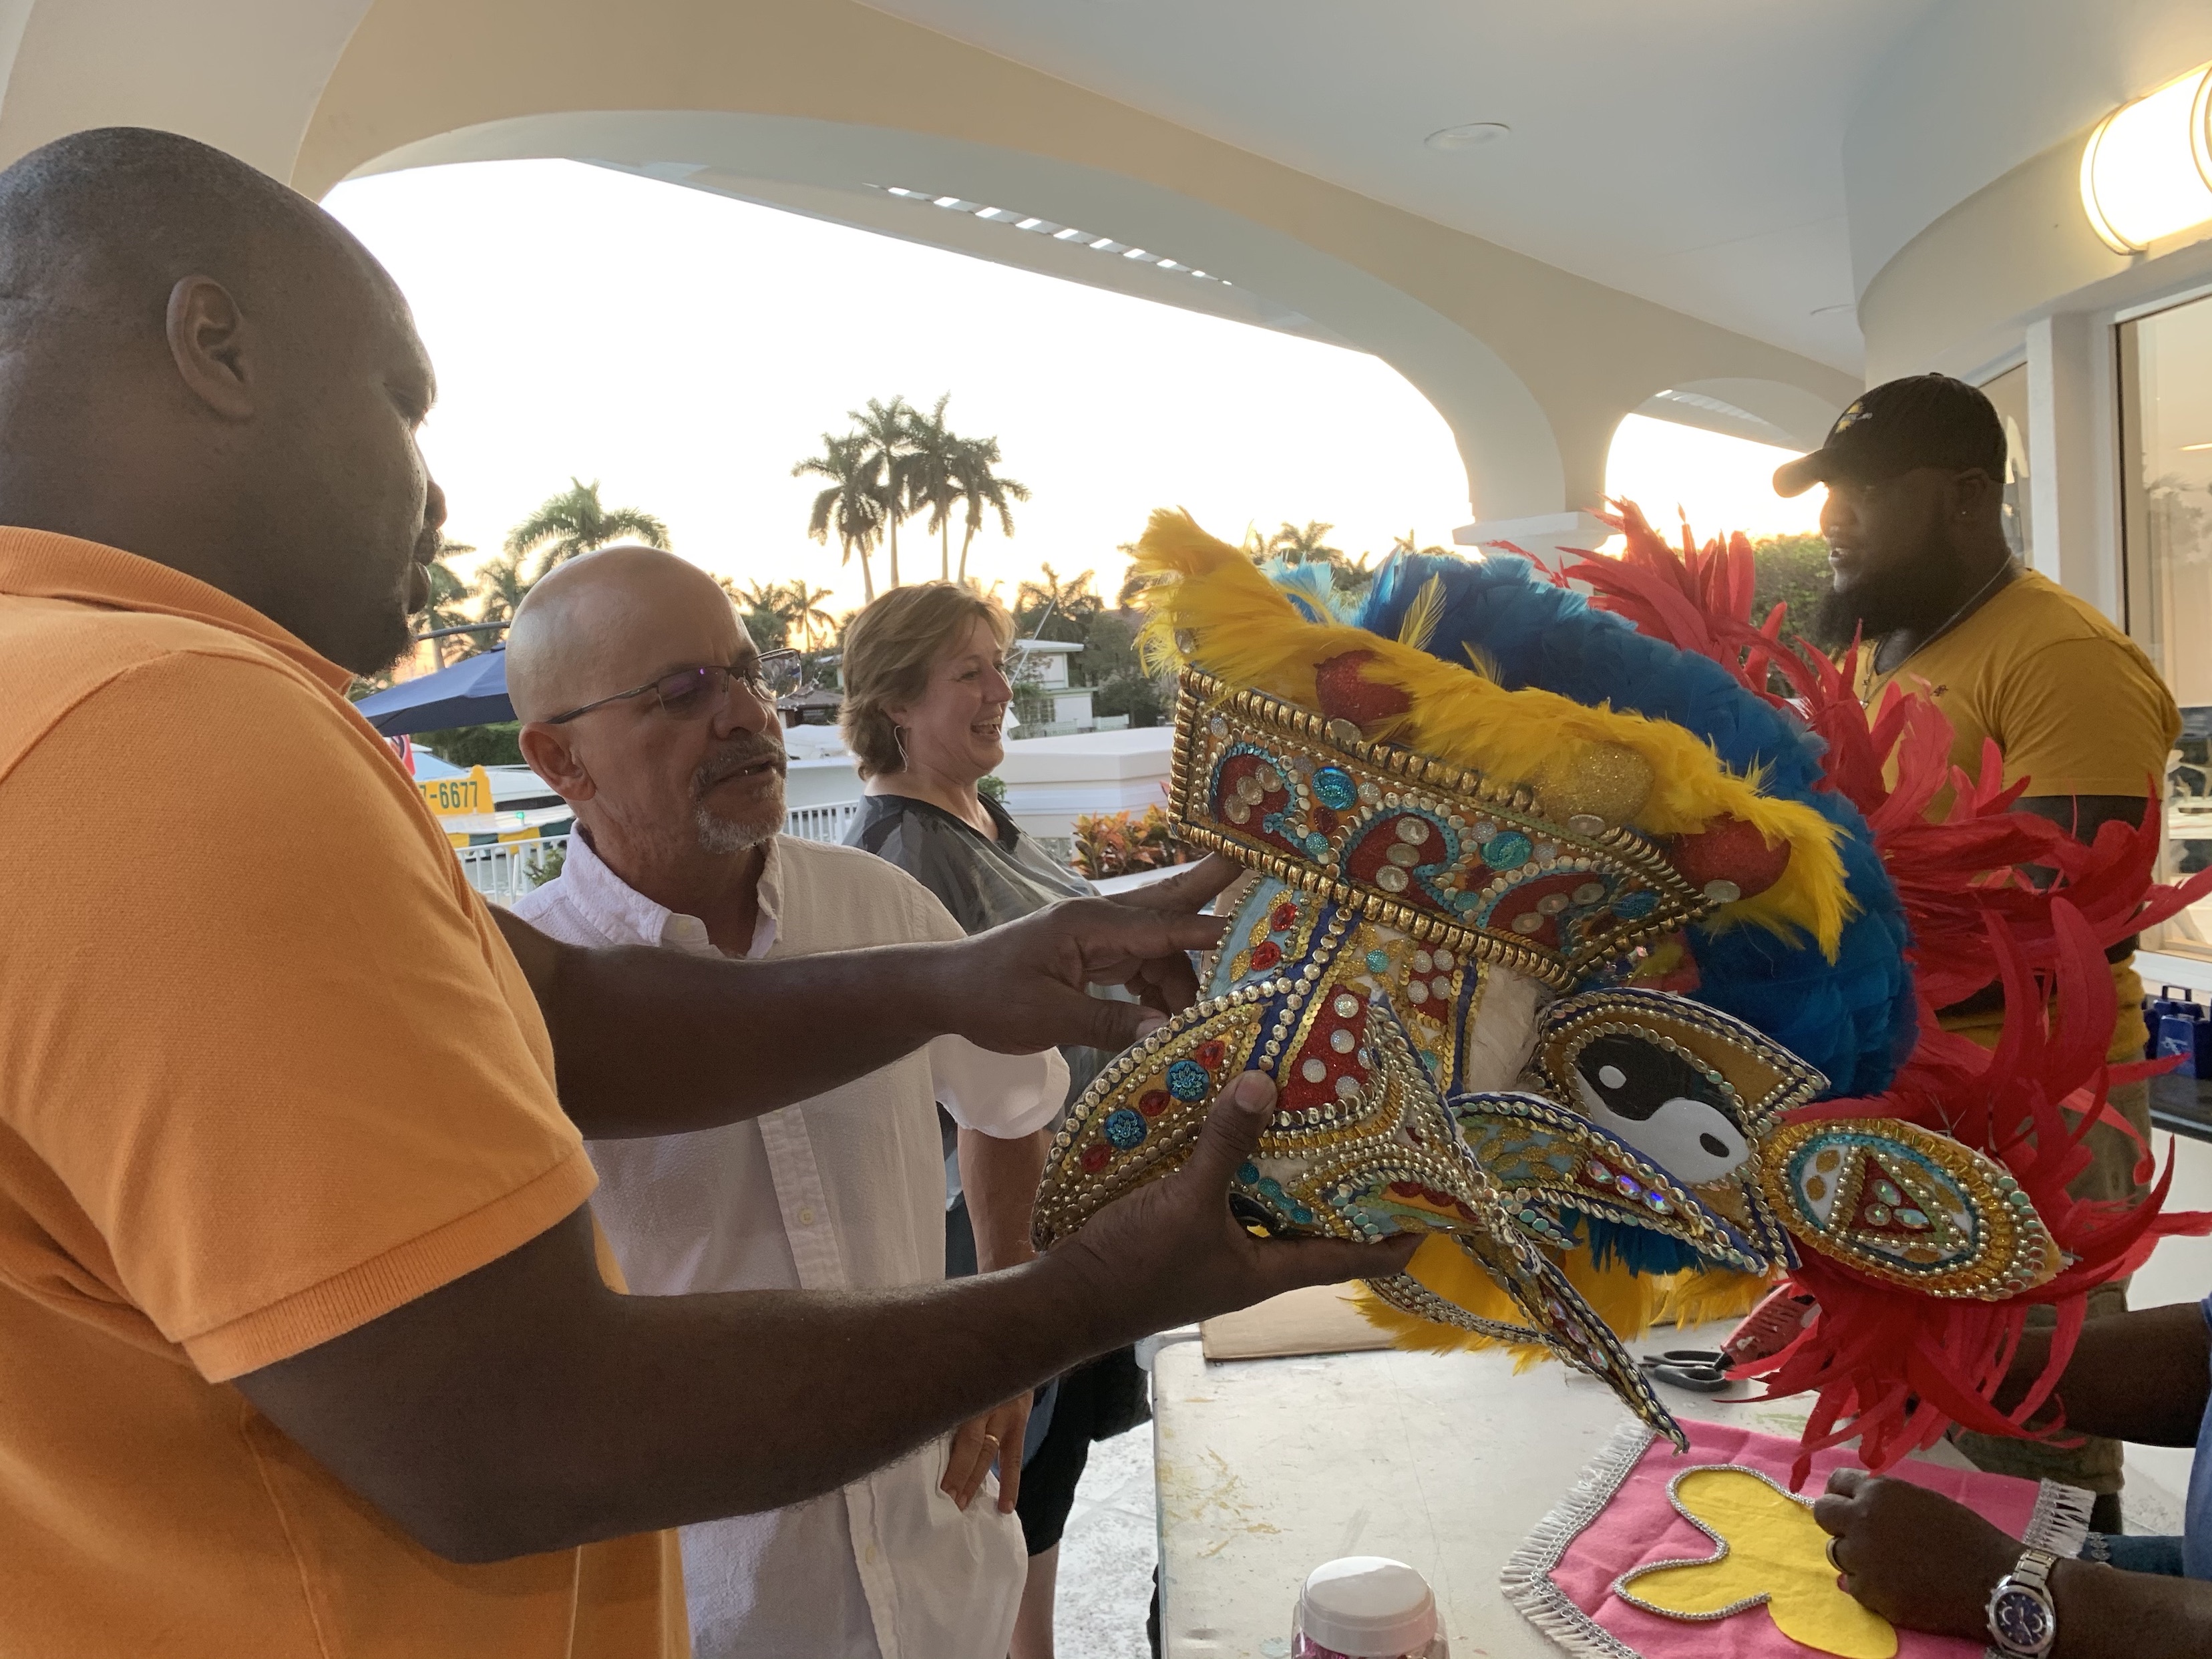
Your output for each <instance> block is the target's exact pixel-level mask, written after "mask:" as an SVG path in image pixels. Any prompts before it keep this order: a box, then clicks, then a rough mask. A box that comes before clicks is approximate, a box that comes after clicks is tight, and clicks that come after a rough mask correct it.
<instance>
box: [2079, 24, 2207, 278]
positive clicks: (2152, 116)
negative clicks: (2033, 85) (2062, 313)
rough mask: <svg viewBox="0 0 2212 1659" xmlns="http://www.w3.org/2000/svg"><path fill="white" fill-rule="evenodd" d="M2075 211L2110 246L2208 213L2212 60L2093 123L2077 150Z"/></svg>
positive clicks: (2135, 241)
mask: <svg viewBox="0 0 2212 1659" xmlns="http://www.w3.org/2000/svg"><path fill="white" fill-rule="evenodd" d="M2081 210H2082V211H2083V212H2084V213H2086V214H2087V215H2088V216H2089V224H2090V228H2092V229H2093V230H2094V231H2095V232H2096V233H2097V234H2098V235H2099V236H2100V238H2102V239H2103V240H2104V243H2105V246H2107V247H2109V248H2111V249H2112V252H2115V253H2140V252H2142V251H2143V250H2144V249H2145V248H2147V247H2148V246H2150V245H2151V244H2152V243H2153V242H2154V241H2156V240H2159V239H2160V237H2162V236H2171V235H2172V234H2173V233H2174V232H2176V231H2178V230H2186V229H2187V228H2189V227H2190V226H2191V225H2196V224H2202V223H2203V222H2205V221H2206V220H2208V219H2212V64H2203V65H2200V66H2199V67H2197V68H2196V69H2193V70H2190V71H2189V73H2188V74H2186V75H2184V76H2178V77H2177V78H2176V79H2174V80H2172V81H2169V82H2166V84H2165V85H2164V86H2162V87H2160V88H2159V89H2158V90H2157V91H2155V92H2154V93H2151V94H2148V95H2147V96H2144V97H2142V98H2138V99H2136V100H2135V102H2133V103H2132V104H2123V105H2122V106H2120V107H2119V108H2118V109H2116V110H2114V111H2113V112H2112V113H2111V114H2110V115H2107V116H2106V118H2104V119H2103V120H2102V121H2100V122H2099V123H2098V124H2097V130H2096V131H2094V132H2093V133H2091V134H2090V135H2089V145H2088V148H2087V149H2084V150H2083V151H2082V152H2081Z"/></svg>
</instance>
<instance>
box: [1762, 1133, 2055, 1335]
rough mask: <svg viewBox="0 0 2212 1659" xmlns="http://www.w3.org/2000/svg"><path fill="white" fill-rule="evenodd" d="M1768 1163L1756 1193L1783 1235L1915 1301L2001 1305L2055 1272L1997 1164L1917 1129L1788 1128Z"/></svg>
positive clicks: (2048, 1246) (2043, 1238)
mask: <svg viewBox="0 0 2212 1659" xmlns="http://www.w3.org/2000/svg"><path fill="white" fill-rule="evenodd" d="M1765 1153H1766V1155H1765V1160H1764V1164H1763V1167H1762V1169H1761V1170H1760V1175H1759V1180H1760V1184H1761V1185H1762V1186H1763V1188H1765V1194H1766V1196H1767V1199H1768V1200H1769V1201H1770V1202H1771V1204H1772V1205H1773V1206H1774V1208H1775V1210H1776V1211H1777V1212H1778V1214H1779V1215H1780V1216H1781V1218H1782V1222H1783V1225H1784V1226H1785V1227H1787V1228H1788V1229H1789V1231H1790V1236H1791V1237H1793V1238H1795V1239H1796V1240H1797V1241H1798V1242H1799V1243H1801V1244H1803V1245H1805V1246H1807V1247H1808V1248H1809V1249H1813V1250H1815V1251H1817V1252H1818V1253H1820V1255H1825V1256H1826V1257H1828V1258H1829V1259H1830V1260H1831V1261H1838V1262H1841V1263H1842V1264H1843V1265H1844V1266H1845V1267H1850V1268H1852V1269H1853V1270H1855V1271H1856V1272H1858V1273H1864V1274H1866V1275H1867V1276H1868V1277H1869V1278H1872V1279H1881V1280H1882V1281H1883V1282H1884V1283H1886V1284H1890V1285H1904V1286H1905V1287H1907V1288H1909V1289H1911V1290H1914V1291H1919V1292H1920V1293H1921V1294H1922V1295H1923V1296H1934V1297H1946V1298H1948V1299H1954V1300H1960V1301H1972V1302H2003V1301H2008V1300H2009V1299H2010V1298H2012V1297H2015V1296H2019V1295H2021V1293H2022V1292H2024V1291H2030V1290H2033V1289H2034V1288H2035V1287H2036V1286H2038V1285H2044V1284H2047V1283H2048V1282H2049V1281H2050V1280H2051V1279H2053V1278H2055V1277H2057V1273H2058V1272H2059V1269H2060V1267H2062V1265H2063V1263H2062V1262H2061V1261H2060V1257H2059V1251H2058V1247H2057V1243H2056V1241H2054V1240H2053V1239H2052V1238H2051V1234H2050V1231H2049V1230H2048V1229H2046V1228H2045V1226H2044V1225H2043V1218H2041V1217H2040V1216H2039V1215H2037V1214H2036V1212H2035V1205H2034V1202H2033V1200H2031V1199H2030V1198H2029V1197H2028V1195H2027V1194H2026V1193H2025V1192H2023V1191H2021V1187H2020V1183H2019V1182H2017V1181H2015V1180H2014V1179H2013V1177H2012V1176H2011V1175H2010V1173H2008V1171H2007V1170H2005V1168H2004V1166H2003V1165H2002V1164H1998V1163H1996V1161H1995V1160H1994V1159H1991V1158H1986V1157H1984V1155H1983V1154H1981V1153H1979V1152H1975V1151H1974V1150H1973V1149H1972V1148H1971V1147H1968V1146H1962V1145H1961V1144H1960V1143H1959V1142H1958V1141H1955V1140H1953V1139H1950V1138H1949V1137H1948V1136H1946V1135H1939V1134H1934V1133H1930V1132H1929V1131H1928V1130H1926V1129H1923V1128H1921V1127H1919V1126H1918V1125H1917V1124H1911V1123H1906V1122H1905V1121H1901V1120H1899V1119H1897V1118H1815V1119H1813V1120H1811V1121H1805V1122H1798V1123H1787V1124H1784V1125H1783V1126H1782V1127H1780V1128H1778V1130H1776V1131H1775V1132H1774V1134H1773V1136H1772V1137H1771V1139H1770V1140H1769V1142H1768V1144H1767V1146H1766V1149H1765ZM1885 1246H1887V1248H1885Z"/></svg>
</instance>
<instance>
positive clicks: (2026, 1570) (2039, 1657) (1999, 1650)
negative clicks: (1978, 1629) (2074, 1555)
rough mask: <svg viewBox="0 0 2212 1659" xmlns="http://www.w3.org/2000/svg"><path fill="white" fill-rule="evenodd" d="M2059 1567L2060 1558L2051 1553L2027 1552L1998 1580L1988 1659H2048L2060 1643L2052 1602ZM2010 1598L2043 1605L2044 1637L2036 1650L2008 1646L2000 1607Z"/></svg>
mask: <svg viewBox="0 0 2212 1659" xmlns="http://www.w3.org/2000/svg"><path fill="white" fill-rule="evenodd" d="M2057 1565H2058V1558H2057V1556H2056V1555H2053V1554H2052V1553H2051V1552H2050V1551H2049V1550H2039V1549H2024V1550H2022V1551H2021V1554H2020V1559H2019V1560H2018V1561H2016V1562H2015V1563H2014V1564H2013V1569H2012V1571H2010V1572H2008V1573H2007V1574H2006V1575H2005V1576H2004V1577H2002V1578H2000V1579H1999V1580H1997V1584H1996V1589H1993V1590H1991V1591H1990V1611H1989V1621H1990V1646H1989V1647H1988V1648H1987V1649H1986V1650H1984V1651H1985V1653H1986V1654H1987V1655H1988V1659H2045V1656H2046V1655H2048V1654H2049V1653H2050V1651H2051V1649H2052V1648H2053V1647H2055V1646H2057V1642H2058V1608H2057V1605H2056V1604H2055V1603H2053V1602H2052V1601H2051V1569H2052V1568H2054V1567H2056V1566H2057ZM2007 1595H2029V1596H2032V1597H2033V1598H2034V1600H2035V1601H2039V1602H2040V1603H2041V1604H2042V1607H2043V1613H2044V1622H2045V1636H2044V1638H2043V1640H2042V1641H2041V1642H2040V1643H2039V1644H2037V1645H2036V1646H2034V1647H2033V1648H2016V1647H2014V1646H2012V1645H2011V1644H2009V1643H2008V1642H2006V1641H2005V1639H2004V1638H2003V1636H2002V1634H2001V1633H2000V1632H1999V1631H1998V1628H1997V1605H1998V1603H1999V1602H2001V1601H2003V1600H2004V1599H2005V1598H2006V1596H2007Z"/></svg>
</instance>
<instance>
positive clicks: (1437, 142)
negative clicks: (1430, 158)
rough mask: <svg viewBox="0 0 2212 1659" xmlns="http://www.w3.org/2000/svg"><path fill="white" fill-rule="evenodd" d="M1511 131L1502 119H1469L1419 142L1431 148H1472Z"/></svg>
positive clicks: (1490, 141)
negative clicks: (1464, 123) (1465, 122)
mask: <svg viewBox="0 0 2212 1659" xmlns="http://www.w3.org/2000/svg"><path fill="white" fill-rule="evenodd" d="M1510 131H1513V129H1512V128H1511V127H1509V126H1507V125H1505V123H1504V122H1503V121H1469V122H1468V124H1467V125H1464V126H1457V127H1446V128H1444V129H1443V131H1441V132H1432V133H1431V134H1430V135H1429V136H1428V137H1426V138H1425V139H1423V140H1422V141H1421V142H1422V143H1425V144H1426V145H1427V146H1428V147H1429V148H1430V149H1442V150H1455V149H1474V148H1476V147H1477V146H1478V145H1481V144H1487V143H1492V142H1493V141H1494V140H1497V139H1499V138H1503V137H1504V136H1505V135H1506V134H1507V133H1509V132H1510Z"/></svg>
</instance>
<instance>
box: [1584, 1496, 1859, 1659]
mask: <svg viewBox="0 0 2212 1659" xmlns="http://www.w3.org/2000/svg"><path fill="white" fill-rule="evenodd" d="M1668 1495H1669V1496H1670V1497H1672V1498H1673V1499H1674V1507H1675V1508H1676V1509H1678V1510H1680V1511H1681V1512H1682V1513H1683V1514H1684V1515H1686V1516H1688V1517H1689V1518H1690V1519H1691V1520H1692V1521H1693V1522H1697V1523H1698V1524H1699V1526H1701V1527H1703V1528H1705V1530H1706V1531H1707V1532H1709V1533H1711V1534H1714V1535H1715V1536H1717V1538H1718V1539H1719V1540H1720V1553H1718V1554H1717V1555H1716V1556H1715V1557H1714V1558H1713V1559H1711V1560H1710V1561H1700V1562H1697V1563H1695V1564H1693V1565H1689V1566H1653V1567H1639V1568H1638V1569H1637V1570H1636V1571H1633V1572H1629V1573H1625V1574H1623V1575H1622V1576H1621V1579H1620V1583H1619V1584H1618V1585H1616V1586H1615V1594H1617V1595H1620V1598H1621V1599H1622V1600H1623V1601H1627V1602H1630V1603H1631V1604H1632V1605H1634V1606H1637V1607H1643V1608H1644V1609H1645V1610H1647V1611H1649V1612H1651V1613H1666V1614H1669V1615H1671V1616H1673V1617H1675V1618H1686V1617H1694V1616H1697V1615H1699V1614H1711V1613H1716V1612H1717V1611H1718V1610H1719V1609H1720V1608H1722V1607H1732V1606H1734V1605H1735V1603H1737V1602H1740V1601H1754V1600H1764V1601H1765V1604H1766V1612H1767V1616H1768V1617H1769V1618H1771V1619H1772V1620H1774V1625H1775V1628H1776V1629H1778V1630H1779V1631H1780V1632H1782V1633H1783V1634H1784V1636H1786V1637H1788V1638H1790V1640H1791V1641H1793V1642H1797V1643H1801V1644H1803V1645H1804V1646H1806V1647H1808V1648H1817V1649H1818V1650H1820V1652H1822V1653H1832V1654H1835V1655H1837V1656H1838V1659H1893V1655H1894V1654H1895V1653H1896V1652H1897V1632H1896V1630H1895V1628H1894V1627H1893V1626H1892V1625H1891V1624H1890V1622H1889V1621H1888V1620H1886V1619H1884V1618H1882V1617H1881V1615H1880V1614H1878V1613H1869V1612H1868V1611H1867V1609H1866V1608H1864V1607H1861V1606H1860V1605H1859V1604H1858V1603H1857V1601H1853V1600H1852V1599H1851V1598H1850V1595H1847V1594H1845V1593H1844V1589H1843V1588H1842V1586H1840V1585H1839V1584H1838V1583H1837V1582H1836V1570H1835V1568H1833V1567H1832V1566H1830V1565H1828V1558H1827V1549H1826V1547H1827V1542H1828V1535H1827V1534H1826V1533H1824V1532H1822V1531H1821V1530H1820V1527H1819V1525H1818V1524H1817V1523H1815V1522H1814V1519H1813V1510H1812V1506H1811V1505H1810V1504H1806V1503H1803V1502H1801V1501H1800V1500H1799V1499H1797V1498H1792V1497H1791V1496H1790V1494H1789V1493H1788V1492H1784V1491H1782V1490H1781V1489H1780V1488H1779V1487H1777V1486H1773V1485H1771V1484H1770V1483H1769V1482H1767V1481H1765V1480H1761V1479H1760V1478H1759V1476H1757V1475H1755V1474H1751V1473H1749V1472H1747V1471H1746V1470H1743V1469H1733V1468H1705V1469H1692V1470H1690V1471H1689V1472H1688V1473H1687V1474H1681V1475H1678V1476H1677V1477H1675V1479H1674V1482H1673V1484H1672V1485H1671V1486H1669V1487H1668ZM1746 1611H1749V1609H1748V1608H1747V1609H1746Z"/></svg>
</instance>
